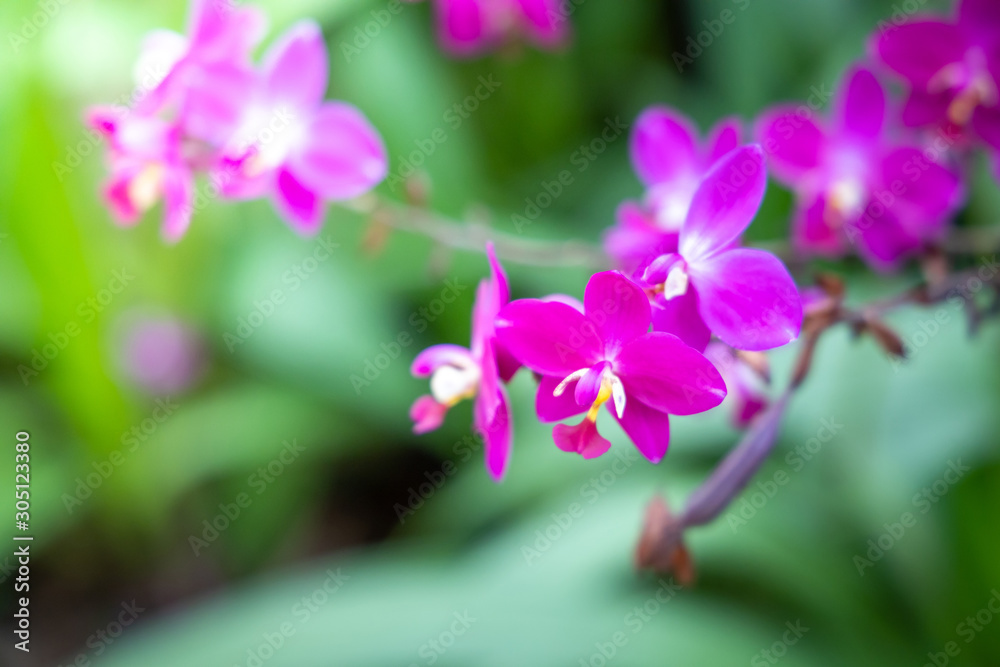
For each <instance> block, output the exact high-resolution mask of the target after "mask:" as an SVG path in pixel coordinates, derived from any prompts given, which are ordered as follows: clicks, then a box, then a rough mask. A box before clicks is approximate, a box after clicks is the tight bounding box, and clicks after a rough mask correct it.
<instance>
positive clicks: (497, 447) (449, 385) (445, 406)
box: [410, 244, 517, 482]
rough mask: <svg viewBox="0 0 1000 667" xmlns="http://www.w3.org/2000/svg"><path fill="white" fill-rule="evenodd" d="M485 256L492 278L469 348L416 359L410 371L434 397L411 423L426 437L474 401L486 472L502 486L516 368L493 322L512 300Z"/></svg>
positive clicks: (424, 400) (436, 350)
mask: <svg viewBox="0 0 1000 667" xmlns="http://www.w3.org/2000/svg"><path fill="white" fill-rule="evenodd" d="M487 255H488V256H489V261H490V274H491V275H490V278H489V279H488V280H483V281H482V282H480V283H479V287H478V288H477V290H476V303H475V305H474V306H473V310H472V341H471V345H470V347H469V348H464V347H461V346H459V345H434V346H432V347H429V348H427V349H426V350H424V351H423V352H421V353H420V354H419V355H417V358H416V359H414V360H413V365H412V366H411V367H410V372H411V373H412V374H413V376H414V377H418V378H423V377H430V378H431V393H430V394H429V395H424V396H421V397H420V398H418V399H417V400H416V401H415V402H414V403H413V406H412V407H411V408H410V418H411V419H413V422H414V424H413V431H414V433H427V432H428V431H433V430H434V429H436V428H438V427H439V426H441V423H442V422H443V421H444V417H445V414H447V412H448V410H449V409H451V408H452V407H453V406H454V405H456V404H457V403H459V402H461V401H463V400H465V399H467V398H470V399H474V400H475V404H474V407H473V423H474V425H475V428H476V430H477V431H478V432H479V433H480V434H481V435H482V436H483V440H484V443H485V447H484V448H485V453H486V469H487V470H488V471H489V473H490V475H492V477H493V479H494V480H496V481H498V482H499V481H500V480H501V479H503V476H504V473H505V472H506V470H507V463H508V461H509V459H510V446H511V421H510V411H509V409H508V400H507V392H506V390H505V389H504V387H503V384H502V381H506V380H509V379H510V376H511V375H513V373H514V371H516V370H517V366H516V364H512V363H511V360H510V357H509V355H508V354H507V353H506V352H505V351H504V350H502V349H500V347H499V345H498V344H497V341H496V330H495V328H494V318H495V317H496V315H497V313H498V312H499V311H500V309H501V308H502V307H503V306H504V305H506V304H507V299H508V298H509V297H508V295H509V287H508V283H507V276H506V274H504V271H503V267H502V266H501V265H500V262H498V261H497V258H496V254H495V253H494V251H493V246H492V244H490V245H488V246H487Z"/></svg>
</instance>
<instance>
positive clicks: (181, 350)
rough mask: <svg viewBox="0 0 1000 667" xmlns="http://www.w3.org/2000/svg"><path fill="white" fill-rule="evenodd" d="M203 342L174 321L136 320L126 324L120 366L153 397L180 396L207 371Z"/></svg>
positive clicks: (160, 319)
mask: <svg viewBox="0 0 1000 667" xmlns="http://www.w3.org/2000/svg"><path fill="white" fill-rule="evenodd" d="M204 362H205V360H204V348H203V343H202V341H201V339H200V338H199V337H198V335H197V334H196V333H195V332H194V331H193V330H192V329H191V328H190V327H188V326H187V325H185V324H183V323H182V322H181V321H180V320H177V319H176V318H172V317H148V316H137V317H134V318H132V319H131V321H128V322H127V323H126V324H125V327H124V332H123V335H122V339H121V344H120V349H119V363H120V365H121V367H122V370H123V372H124V373H125V375H126V377H127V378H128V379H129V380H130V381H131V382H132V383H134V384H135V385H137V386H138V387H140V388H141V389H143V390H144V391H146V392H147V393H150V394H154V395H161V396H164V395H170V394H177V393H180V392H182V391H184V390H185V389H187V388H189V387H190V386H191V385H192V384H194V383H195V382H196V381H197V380H198V378H199V377H200V376H201V374H202V372H203V370H204Z"/></svg>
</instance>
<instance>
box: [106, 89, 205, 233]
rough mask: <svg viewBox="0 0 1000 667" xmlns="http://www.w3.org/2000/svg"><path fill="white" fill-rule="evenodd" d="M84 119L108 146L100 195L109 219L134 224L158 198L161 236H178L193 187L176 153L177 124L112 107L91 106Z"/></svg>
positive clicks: (184, 227) (187, 215)
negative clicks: (106, 176)
mask: <svg viewBox="0 0 1000 667" xmlns="http://www.w3.org/2000/svg"><path fill="white" fill-rule="evenodd" d="M87 121H88V124H89V125H90V126H91V127H93V128H94V129H95V130H97V131H98V132H99V133H101V134H102V135H104V137H105V138H106V139H107V140H108V142H109V145H110V150H109V152H108V162H109V165H110V168H111V177H110V179H109V180H108V182H107V183H106V184H105V186H104V200H105V203H106V204H107V205H108V207H109V208H110V209H111V213H112V215H113V216H114V218H115V220H116V221H117V222H118V223H119V224H120V225H123V226H131V225H134V224H135V223H136V222H138V220H139V218H141V217H142V214H143V213H145V212H146V211H148V210H149V209H150V208H152V207H153V206H154V205H155V204H156V203H157V202H158V201H160V200H161V199H163V201H164V222H163V236H164V238H165V239H166V240H167V241H170V242H174V241H177V240H178V239H180V238H181V236H183V235H184V232H185V231H186V230H187V228H188V224H189V223H190V221H191V201H192V196H193V195H192V193H193V190H194V176H193V175H192V173H191V170H190V169H189V168H188V166H187V163H186V162H185V161H184V158H183V156H182V152H181V135H180V128H179V127H177V126H176V125H171V124H169V123H167V122H165V121H163V120H160V119H159V118H157V117H155V116H143V115H139V114H136V113H130V112H129V111H128V110H127V109H124V108H116V107H96V108H94V109H91V110H90V111H89V112H88V118H87Z"/></svg>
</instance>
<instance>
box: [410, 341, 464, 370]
mask: <svg viewBox="0 0 1000 667" xmlns="http://www.w3.org/2000/svg"><path fill="white" fill-rule="evenodd" d="M475 363H476V361H475V359H474V358H473V356H472V353H471V352H469V350H468V349H466V348H464V347H462V346H460V345H448V344H445V345H432V346H430V347H429V348H427V349H426V350H424V351H423V352H421V353H420V354H418V355H417V358H416V359H414V360H413V363H412V364H411V365H410V373H412V374H413V377H417V378H424V377H428V376H430V375H431V374H432V373H433V372H434V371H436V370H437V369H438V368H440V367H441V366H445V365H449V366H458V367H465V366H469V365H472V364H475Z"/></svg>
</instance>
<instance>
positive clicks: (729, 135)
mask: <svg viewBox="0 0 1000 667" xmlns="http://www.w3.org/2000/svg"><path fill="white" fill-rule="evenodd" d="M740 129H741V123H740V121H739V119H738V118H726V119H723V120H721V121H719V123H718V124H717V125H716V126H715V127H713V128H712V130H711V132H709V134H708V152H707V156H708V161H707V164H706V166H711V165H713V164H715V163H716V162H718V161H719V160H720V159H721V158H722V157H723V156H725V155H726V154H727V153H729V152H730V151H734V150H736V149H737V148H738V147H739V145H740Z"/></svg>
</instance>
